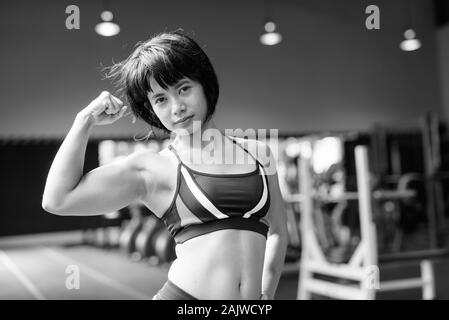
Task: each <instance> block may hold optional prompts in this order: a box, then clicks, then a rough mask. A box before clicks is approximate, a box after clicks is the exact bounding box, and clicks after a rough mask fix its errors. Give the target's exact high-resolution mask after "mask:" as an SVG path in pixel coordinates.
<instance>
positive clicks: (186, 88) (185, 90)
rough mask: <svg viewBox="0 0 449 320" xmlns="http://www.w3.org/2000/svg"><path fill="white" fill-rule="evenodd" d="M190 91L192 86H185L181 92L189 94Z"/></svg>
mask: <svg viewBox="0 0 449 320" xmlns="http://www.w3.org/2000/svg"><path fill="white" fill-rule="evenodd" d="M189 90H190V86H185V87H182V88H181V89H180V91H181V92H187V91H189Z"/></svg>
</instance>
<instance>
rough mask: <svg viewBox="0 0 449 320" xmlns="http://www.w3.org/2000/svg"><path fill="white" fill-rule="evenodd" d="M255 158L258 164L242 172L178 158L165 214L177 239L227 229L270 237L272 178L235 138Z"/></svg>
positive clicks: (169, 147) (183, 240) (162, 217)
mask: <svg viewBox="0 0 449 320" xmlns="http://www.w3.org/2000/svg"><path fill="white" fill-rule="evenodd" d="M228 138H229V139H230V140H231V141H232V142H234V144H236V145H239V146H240V147H241V148H242V149H243V150H244V151H245V152H247V153H248V154H249V155H250V156H251V157H252V158H253V159H254V160H255V161H256V165H257V168H256V169H255V170H253V171H252V172H248V173H240V174H212V173H205V172H199V171H196V170H193V169H191V168H189V167H188V166H186V165H185V164H184V163H183V162H182V160H181V158H180V157H179V155H178V153H177V152H176V150H175V148H174V147H173V146H172V145H169V146H168V149H169V150H170V151H171V152H173V154H174V155H175V156H176V158H177V159H178V168H177V186H176V192H175V195H174V197H173V200H172V202H171V204H170V206H169V208H168V209H167V210H166V211H165V212H164V214H163V215H162V216H161V218H160V219H161V220H162V221H163V222H164V223H165V225H166V227H167V229H168V231H169V232H170V234H171V235H172V236H173V238H174V239H175V242H176V243H183V242H185V241H187V240H189V239H191V238H194V237H197V236H200V235H203V234H206V233H210V232H214V231H218V230H223V229H237V230H249V231H254V232H257V233H259V234H261V235H263V236H264V237H267V232H268V222H267V221H266V219H265V218H264V217H265V216H266V214H267V212H268V209H269V208H270V193H269V186H268V179H267V175H266V172H265V169H264V167H263V166H262V164H260V162H259V161H258V160H257V159H256V158H255V157H254V156H253V155H252V154H251V153H250V152H248V150H246V149H245V148H243V147H242V146H241V145H240V144H238V143H237V142H236V141H235V140H234V139H232V138H231V137H228Z"/></svg>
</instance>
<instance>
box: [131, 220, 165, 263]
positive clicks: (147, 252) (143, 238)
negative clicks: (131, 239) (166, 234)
mask: <svg viewBox="0 0 449 320" xmlns="http://www.w3.org/2000/svg"><path fill="white" fill-rule="evenodd" d="M161 228H164V224H163V223H162V221H161V220H159V219H157V218H156V217H155V216H153V215H151V216H149V217H147V218H145V222H144V223H143V226H142V229H141V230H140V232H139V234H138V235H137V237H136V242H135V244H136V251H137V252H138V253H139V254H140V256H141V258H143V259H147V258H150V257H152V256H156V252H155V249H154V246H153V242H154V237H155V236H156V234H157V232H158V231H159V230H160V229H161Z"/></svg>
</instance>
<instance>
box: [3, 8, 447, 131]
mask: <svg viewBox="0 0 449 320" xmlns="http://www.w3.org/2000/svg"><path fill="white" fill-rule="evenodd" d="M262 3H263V2H262V1H259V0H247V1H237V0H232V1H200V0H191V1H181V0H168V1H158V2H156V1H143V0H139V1H137V0H133V1H126V2H124V1H123V2H118V1H115V2H113V3H112V5H113V7H112V8H113V9H115V11H116V12H117V14H116V17H117V19H118V21H119V23H120V24H121V26H122V32H121V33H120V34H119V35H118V36H117V37H115V38H102V37H99V36H98V35H96V34H95V32H94V31H93V27H94V25H95V23H96V22H97V20H98V14H99V12H100V11H101V9H102V5H101V2H93V1H87V0H81V1H74V2H68V1H56V0H52V1H45V5H44V4H43V2H42V3H41V2H31V1H24V0H16V1H2V2H1V4H0V40H1V50H0V57H1V59H0V70H2V76H1V80H0V81H1V83H0V84H1V85H0V88H1V89H0V90H1V98H2V106H1V108H0V136H2V137H5V136H6V137H11V136H25V137H61V136H64V135H65V133H66V132H67V130H68V129H69V128H70V125H71V123H72V121H73V118H74V116H75V115H76V113H77V112H78V111H79V110H80V109H81V108H82V107H83V106H86V105H87V104H88V103H89V102H90V101H91V100H92V99H93V98H94V97H96V95H98V94H99V93H100V92H101V91H102V90H104V89H109V90H111V89H112V88H111V86H110V85H109V83H107V82H106V81H102V80H101V73H100V70H101V67H102V65H105V66H107V65H110V64H111V62H112V60H113V59H114V61H118V60H120V59H123V58H125V57H126V56H127V55H128V54H129V53H130V52H131V50H132V47H133V46H134V44H135V43H136V42H137V41H139V40H143V39H146V38H148V37H149V36H150V35H152V34H154V33H157V32H160V31H164V30H173V29H176V28H178V27H182V28H184V29H185V30H186V31H188V32H190V33H194V36H195V38H196V39H197V40H198V41H199V42H200V43H201V44H202V45H203V46H204V48H205V50H206V52H207V53H208V54H209V56H210V58H211V60H212V62H213V64H214V65H215V67H216V70H217V73H218V75H219V79H220V83H221V98H220V102H219V106H218V111H217V116H216V123H217V124H218V125H219V126H220V127H221V128H250V127H251V128H278V129H280V130H281V131H282V132H302V131H308V130H347V129H354V130H363V129H367V128H369V127H370V126H372V125H373V124H374V123H376V122H382V123H392V124H393V123H396V122H400V123H406V122H415V121H416V120H417V118H418V117H419V116H420V115H421V114H422V113H423V112H425V111H427V110H434V111H441V110H442V109H441V105H440V103H441V101H440V92H439V83H438V82H439V78H438V65H437V59H436V49H435V36H434V31H435V30H434V27H433V14H432V4H431V1H426V0H418V1H415V2H414V4H415V6H416V7H415V11H416V12H419V16H418V17H417V19H416V20H417V21H416V25H417V31H418V35H419V37H420V38H421V40H422V41H423V43H424V47H423V48H422V49H421V50H419V51H417V52H412V53H405V52H401V51H400V50H399V49H398V44H399V41H400V40H401V36H402V32H403V27H404V25H405V22H406V16H405V13H406V10H405V7H404V2H398V1H387V0H379V1H376V2H375V4H377V5H378V6H379V7H380V9H381V30H378V31H368V30H366V28H365V18H366V17H367V15H366V14H365V8H366V6H367V5H369V4H373V3H372V2H368V1H359V0H345V1H338V2H337V1H334V0H322V1H316V0H313V1H312V0H307V1H306V0H304V1H294V0H279V1H275V5H274V17H275V18H276V19H277V20H278V24H279V28H280V31H281V32H282V34H283V36H284V42H283V43H282V44H281V45H280V46H277V47H264V46H262V45H260V44H259V43H258V37H259V35H260V33H261V31H262V22H263V8H262ZM69 4H76V5H78V6H79V7H80V10H81V29H80V30H67V29H66V28H65V18H66V16H67V15H66V14H65V8H66V6H68V5H69ZM142 130H145V126H144V124H143V123H141V122H139V123H137V124H135V125H132V124H131V121H130V119H129V118H126V119H122V120H120V121H119V122H117V123H116V124H114V125H113V126H104V127H99V128H96V129H95V130H94V132H93V134H94V135H95V136H97V137H99V136H111V135H115V136H123V135H130V136H132V135H134V134H138V133H141V134H143V133H144V132H143V131H142Z"/></svg>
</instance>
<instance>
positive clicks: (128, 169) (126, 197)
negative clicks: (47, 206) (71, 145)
mask: <svg viewBox="0 0 449 320" xmlns="http://www.w3.org/2000/svg"><path fill="white" fill-rule="evenodd" d="M149 180H150V179H149V177H148V172H145V171H144V170H142V169H140V168H138V167H136V166H135V165H134V164H133V157H127V158H124V159H120V160H118V161H114V162H112V163H109V164H107V165H104V166H101V167H98V168H96V169H94V170H92V171H90V172H88V173H87V174H85V175H84V176H83V177H82V179H81V180H80V182H79V183H78V184H77V186H76V187H75V188H74V189H73V190H71V191H70V192H69V193H68V194H67V195H66V196H65V198H64V199H63V201H62V202H61V203H60V204H59V205H58V206H57V207H56V208H54V209H53V210H51V211H50V210H49V211H50V212H52V213H54V214H58V215H82V216H86V215H101V214H105V213H109V212H113V211H116V210H119V209H121V208H123V207H125V206H127V205H129V204H130V203H133V202H135V201H139V200H141V199H142V198H144V197H145V195H146V194H147V190H148V181H149Z"/></svg>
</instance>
